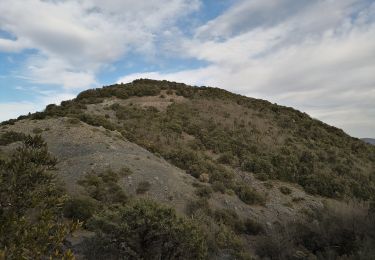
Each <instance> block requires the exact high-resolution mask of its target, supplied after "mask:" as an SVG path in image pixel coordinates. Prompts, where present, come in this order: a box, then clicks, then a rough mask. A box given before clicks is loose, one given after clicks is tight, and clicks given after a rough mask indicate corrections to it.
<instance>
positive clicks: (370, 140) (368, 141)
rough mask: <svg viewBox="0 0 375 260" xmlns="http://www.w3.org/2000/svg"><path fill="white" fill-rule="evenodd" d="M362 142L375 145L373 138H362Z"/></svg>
mask: <svg viewBox="0 0 375 260" xmlns="http://www.w3.org/2000/svg"><path fill="white" fill-rule="evenodd" d="M362 140H363V141H365V142H366V143H368V144H373V145H375V139H373V138H362Z"/></svg>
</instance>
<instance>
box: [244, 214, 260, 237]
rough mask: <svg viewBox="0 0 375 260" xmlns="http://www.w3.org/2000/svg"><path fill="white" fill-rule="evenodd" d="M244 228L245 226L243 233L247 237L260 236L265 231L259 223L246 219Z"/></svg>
mask: <svg viewBox="0 0 375 260" xmlns="http://www.w3.org/2000/svg"><path fill="white" fill-rule="evenodd" d="M243 226H244V229H243V232H244V233H245V234H247V235H259V234H260V233H262V232H263V231H264V230H263V226H262V225H261V224H259V223H258V222H256V221H254V220H252V219H250V218H248V219H246V220H245V221H244V222H243Z"/></svg>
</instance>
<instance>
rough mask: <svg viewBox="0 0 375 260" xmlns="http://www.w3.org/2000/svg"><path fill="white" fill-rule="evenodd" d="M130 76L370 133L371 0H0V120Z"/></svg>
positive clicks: (373, 98)
mask: <svg viewBox="0 0 375 260" xmlns="http://www.w3.org/2000/svg"><path fill="white" fill-rule="evenodd" d="M137 78H152V79H166V80H172V81H178V82H184V83H187V84H192V85H198V86H200V85H205V86H213V87H220V88H223V89H227V90H229V91H232V92H235V93H238V94H242V95H246V96H251V97H255V98H262V99H266V100H269V101H271V102H273V103H277V104H280V105H285V106H290V107H294V108H296V109H298V110H301V111H303V112H306V113H308V114H309V115H311V116H312V117H313V118H317V119H319V120H322V121H323V122H326V123H328V124H331V125H334V126H336V127H339V128H342V129H343V130H344V131H345V132H346V133H348V134H350V135H352V136H355V137H375V1H374V0H136V1H135V0H106V1H102V0H23V1H20V0H0V121H3V120H7V119H10V118H16V117H18V116H19V115H22V114H27V113H28V112H34V111H38V110H43V108H44V107H45V106H46V105H47V104H51V103H56V104H58V103H59V102H61V101H62V100H67V99H72V98H74V97H75V96H76V95H77V94H78V93H79V92H81V91H82V90H85V89H88V88H95V87H101V86H103V85H110V84H113V83H117V82H124V83H126V82H130V81H132V80H134V79H137Z"/></svg>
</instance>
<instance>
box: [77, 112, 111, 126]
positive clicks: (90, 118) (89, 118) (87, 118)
mask: <svg viewBox="0 0 375 260" xmlns="http://www.w3.org/2000/svg"><path fill="white" fill-rule="evenodd" d="M79 119H80V120H81V121H83V122H85V123H87V124H89V125H93V126H102V127H104V128H106V129H109V130H115V129H116V126H114V125H113V124H112V123H111V122H110V121H108V119H106V118H105V117H104V116H98V115H88V114H81V115H80V116H79Z"/></svg>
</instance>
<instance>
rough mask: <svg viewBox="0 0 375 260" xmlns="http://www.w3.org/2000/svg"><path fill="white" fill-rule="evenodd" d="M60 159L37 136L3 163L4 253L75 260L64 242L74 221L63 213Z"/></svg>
mask: <svg viewBox="0 0 375 260" xmlns="http://www.w3.org/2000/svg"><path fill="white" fill-rule="evenodd" d="M56 162H57V161H56V159H55V158H53V157H52V156H51V154H50V153H49V152H48V149H47V145H46V143H45V142H44V141H43V139H42V138H41V137H40V136H38V135H37V136H35V137H31V136H26V137H24V141H23V145H22V146H21V147H19V148H17V149H16V151H14V153H12V154H11V155H10V156H9V158H8V159H7V160H5V161H2V162H0V205H1V206H0V258H2V259H49V258H51V259H52V258H61V259H73V257H74V256H73V255H72V252H71V251H70V250H67V249H66V247H64V246H63V242H64V240H65V238H66V237H67V236H68V235H69V234H70V233H71V232H72V231H74V230H75V228H76V225H74V224H73V223H71V222H67V221H64V219H63V218H62V208H61V205H62V204H63V203H64V202H65V199H66V196H65V194H64V192H63V190H62V189H61V188H59V185H58V183H57V182H56V180H55V175H54V174H53V172H52V169H54V168H55V165H56Z"/></svg>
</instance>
